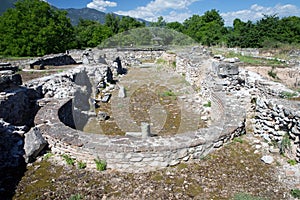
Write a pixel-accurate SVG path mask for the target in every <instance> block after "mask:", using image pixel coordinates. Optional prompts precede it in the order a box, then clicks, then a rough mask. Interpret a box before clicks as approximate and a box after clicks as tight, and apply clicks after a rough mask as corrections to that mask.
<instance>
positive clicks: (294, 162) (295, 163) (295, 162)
mask: <svg viewBox="0 0 300 200" xmlns="http://www.w3.org/2000/svg"><path fill="white" fill-rule="evenodd" d="M287 163H289V164H290V165H291V166H294V165H297V161H296V160H294V159H290V160H288V161H287Z"/></svg>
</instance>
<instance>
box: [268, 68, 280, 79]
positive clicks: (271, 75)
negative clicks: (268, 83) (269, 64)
mask: <svg viewBox="0 0 300 200" xmlns="http://www.w3.org/2000/svg"><path fill="white" fill-rule="evenodd" d="M268 75H269V76H270V77H272V78H273V79H278V77H277V73H276V72H274V71H273V68H272V70H270V71H268Z"/></svg>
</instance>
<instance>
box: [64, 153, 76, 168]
mask: <svg viewBox="0 0 300 200" xmlns="http://www.w3.org/2000/svg"><path fill="white" fill-rule="evenodd" d="M62 157H63V159H64V160H65V161H66V163H67V164H68V165H74V164H75V159H74V158H71V157H70V156H69V155H67V154H63V155H62Z"/></svg>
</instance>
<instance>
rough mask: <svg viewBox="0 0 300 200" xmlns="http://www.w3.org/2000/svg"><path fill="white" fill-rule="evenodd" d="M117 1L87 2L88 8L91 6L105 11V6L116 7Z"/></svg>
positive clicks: (97, 0) (99, 0) (100, 0)
mask: <svg viewBox="0 0 300 200" xmlns="http://www.w3.org/2000/svg"><path fill="white" fill-rule="evenodd" d="M116 6H117V3H116V2H112V1H104V0H93V1H92V2H91V3H89V4H87V7H88V8H93V9H96V10H100V11H105V10H106V7H116Z"/></svg>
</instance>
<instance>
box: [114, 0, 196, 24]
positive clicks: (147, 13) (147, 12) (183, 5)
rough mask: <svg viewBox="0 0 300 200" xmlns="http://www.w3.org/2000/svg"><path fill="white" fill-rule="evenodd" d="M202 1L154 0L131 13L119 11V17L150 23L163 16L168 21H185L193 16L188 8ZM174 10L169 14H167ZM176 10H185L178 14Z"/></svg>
mask: <svg viewBox="0 0 300 200" xmlns="http://www.w3.org/2000/svg"><path fill="white" fill-rule="evenodd" d="M197 1H200V0H154V1H151V2H150V3H148V4H147V5H146V6H141V7H137V8H136V9H134V10H130V11H118V12H116V13H117V14H119V15H125V16H127V15H128V16H131V17H135V18H142V19H145V20H148V21H156V20H157V18H158V17H159V16H163V17H164V19H165V20H166V21H183V20H184V19H186V18H188V17H189V16H191V14H190V12H189V9H188V7H189V6H190V5H191V4H193V3H194V2H197ZM169 10H173V11H171V12H169V13H167V14H166V13H165V12H167V11H169ZM174 10H185V12H180V13H177V12H175V11H174Z"/></svg>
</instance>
